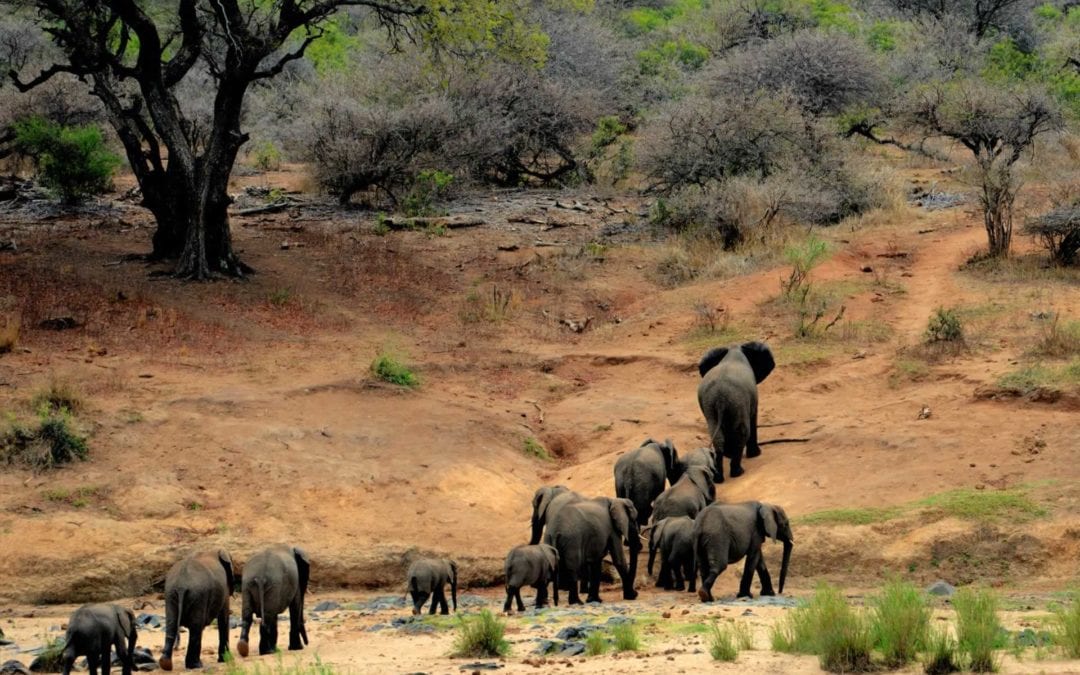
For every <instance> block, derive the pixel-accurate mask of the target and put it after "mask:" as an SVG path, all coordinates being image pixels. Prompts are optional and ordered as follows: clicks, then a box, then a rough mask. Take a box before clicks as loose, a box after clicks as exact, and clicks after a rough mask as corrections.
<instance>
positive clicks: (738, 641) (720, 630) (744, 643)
mask: <svg viewBox="0 0 1080 675" xmlns="http://www.w3.org/2000/svg"><path fill="white" fill-rule="evenodd" d="M753 648H754V636H753V635H751V633H750V628H749V626H747V625H746V624H745V623H740V622H732V623H725V624H724V625H723V626H721V625H720V624H718V623H714V624H712V626H711V628H710V631H709V654H711V655H712V657H713V660H714V661H734V660H735V659H736V658H738V656H739V651H740V650H747V649H753Z"/></svg>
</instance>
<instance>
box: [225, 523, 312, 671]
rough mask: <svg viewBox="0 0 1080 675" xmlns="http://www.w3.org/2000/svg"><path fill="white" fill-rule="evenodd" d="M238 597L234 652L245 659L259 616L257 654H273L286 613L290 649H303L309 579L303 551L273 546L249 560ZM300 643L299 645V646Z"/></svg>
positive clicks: (305, 632) (280, 545)
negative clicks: (240, 603) (280, 618)
mask: <svg viewBox="0 0 1080 675" xmlns="http://www.w3.org/2000/svg"><path fill="white" fill-rule="evenodd" d="M242 576H243V581H242V582H241V590H240V593H241V596H242V597H243V600H244V604H243V609H242V610H241V621H242V623H241V624H240V639H239V640H238V641H237V643H236V651H237V652H239V654H240V656H247V655H248V635H249V634H250V632H251V623H252V621H253V620H254V617H256V616H258V617H259V618H260V619H262V621H261V622H260V623H259V654H260V655H262V654H273V653H274V651H275V650H276V649H277V637H278V635H277V633H278V631H277V622H278V614H281V613H282V612H284V611H285V610H286V609H288V610H289V649H290V650H296V649H303V648H304V645H306V644H308V635H307V628H306V627H305V626H304V596H305V595H307V587H308V580H309V579H310V578H311V562H310V561H309V560H308V556H307V553H305V552H304V549H302V548H299V547H296V546H289V545H287V544H275V545H274V546H270V547H268V548H265V549H263V550H262V551H259V552H258V553H256V554H255V555H253V556H251V559H250V560H248V561H247V564H245V565H244V573H243V575H242ZM301 640H302V642H301Z"/></svg>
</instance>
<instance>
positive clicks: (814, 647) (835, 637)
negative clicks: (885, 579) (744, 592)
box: [771, 583, 873, 672]
mask: <svg viewBox="0 0 1080 675" xmlns="http://www.w3.org/2000/svg"><path fill="white" fill-rule="evenodd" d="M771 637H772V647H773V649H774V650H775V651H781V652H790V653H796V654H817V655H818V658H819V660H820V662H821V667H822V669H823V670H828V671H832V672H855V671H865V670H869V669H870V667H871V661H870V652H871V650H872V649H873V639H872V636H871V633H870V627H869V626H868V625H867V622H866V620H865V619H864V618H863V617H862V616H861V615H859V614H858V613H856V612H855V611H854V610H853V609H852V608H851V606H849V605H848V603H847V601H846V600H845V599H844V596H843V595H841V594H840V591H839V589H837V588H835V587H834V586H830V585H829V584H824V583H823V584H820V585H819V586H818V587H817V589H816V590H815V591H814V597H813V598H811V599H810V601H809V602H807V603H804V604H802V605H800V606H799V607H797V608H796V609H795V610H793V611H792V612H791V613H790V614H788V615H787V616H786V617H784V619H783V620H782V621H779V622H777V623H776V624H774V625H773V627H772V634H771Z"/></svg>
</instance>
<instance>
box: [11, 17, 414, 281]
mask: <svg viewBox="0 0 1080 675" xmlns="http://www.w3.org/2000/svg"><path fill="white" fill-rule="evenodd" d="M5 5H6V6H8V7H13V8H15V9H16V11H22V12H29V11H36V17H37V20H38V22H39V24H40V26H41V27H42V29H43V30H45V31H46V32H47V33H48V34H49V35H50V36H51V38H52V40H53V42H55V44H56V45H57V46H58V47H59V48H60V49H61V50H62V52H63V54H64V56H65V57H66V58H65V59H64V60H63V62H59V63H54V64H53V65H51V66H49V67H47V68H45V69H44V70H42V71H41V72H40V73H38V74H36V75H35V76H33V77H32V78H31V79H28V80H23V79H21V76H20V74H19V73H16V72H14V71H12V72H11V73H10V76H11V78H12V80H13V81H14V82H15V85H16V86H17V87H18V88H19V90H20V91H24V92H25V91H28V90H30V89H32V88H34V87H36V86H38V85H41V84H43V83H45V82H47V81H48V80H49V79H51V78H52V77H54V76H56V75H58V74H60V73H71V74H74V75H76V76H78V77H79V78H80V79H82V80H83V81H84V82H86V83H87V84H88V85H89V86H90V87H91V90H92V92H93V94H94V95H95V96H97V97H98V98H99V99H101V101H102V102H103V104H104V106H105V109H106V113H107V115H108V118H109V121H110V123H111V124H112V126H113V128H114V129H115V130H116V133H117V135H118V136H119V138H120V140H121V142H122V143H123V145H124V150H125V153H126V155H127V158H128V161H129V162H130V164H131V168H132V171H133V172H134V174H135V178H136V179H137V180H138V182H139V187H140V188H141V190H142V198H143V204H144V206H146V207H147V208H148V209H150V210H151V211H152V212H153V214H154V217H155V218H156V220H157V230H156V232H155V234H154V237H153V254H152V255H153V257H155V258H158V259H168V260H176V261H177V267H176V272H177V274H178V275H180V276H184V277H189V278H192V279H206V278H209V277H211V276H212V275H214V274H224V275H232V276H239V275H242V274H244V273H245V272H249V271H251V270H250V268H249V267H247V266H246V265H245V264H244V263H243V262H241V261H240V260H239V259H238V258H237V256H236V254H235V253H234V252H233V248H232V242H231V236H230V232H229V219H228V213H227V207H228V204H229V201H230V198H229V196H228V193H227V191H226V188H227V185H228V180H229V175H230V173H231V172H232V169H233V164H234V163H235V161H236V157H237V153H238V152H239V150H240V148H241V146H243V144H244V142H245V141H247V139H248V135H247V134H245V133H244V131H243V130H242V127H241V113H242V108H243V104H244V95H245V93H246V92H247V90H248V88H249V87H250V86H251V85H252V84H253V83H255V82H257V81H259V80H264V79H267V78H272V77H274V76H275V75H277V74H279V73H281V72H282V70H283V69H284V68H285V66H286V64H288V63H289V62H290V61H294V60H296V59H299V58H302V57H303V55H304V52H305V50H306V49H307V48H308V46H309V45H310V44H311V43H312V42H313V41H315V40H317V39H318V38H319V37H320V36H321V34H322V29H321V28H320V26H321V24H322V22H324V21H325V20H326V19H327V18H328V17H329V16H330V15H332V14H333V13H334V12H335V11H337V10H338V9H340V8H343V7H347V6H362V7H367V8H369V9H370V10H371V11H372V12H373V13H374V15H375V16H376V17H377V18H378V20H380V21H381V22H382V24H383V25H384V26H386V27H387V28H389V29H391V30H394V29H401V28H404V29H406V30H408V29H410V28H414V27H418V26H422V25H423V24H424V22H425V21H427V18H428V16H430V14H431V13H429V12H427V11H426V9H425V7H424V6H423V5H421V4H419V3H416V4H414V3H412V2H409V0H386V1H385V2H384V1H382V0H179V2H178V3H176V4H174V3H172V2H169V3H150V2H137V1H136V0H3V1H0V7H4V6H5ZM196 68H202V69H205V71H206V72H208V73H209V74H210V76H211V78H212V82H213V83H214V86H213V90H212V91H211V92H208V95H212V96H213V99H214V103H213V122H212V125H211V127H210V128H209V129H206V130H203V129H200V128H198V125H196V124H194V123H193V121H192V120H191V119H188V118H187V117H186V116H185V114H184V112H183V110H182V106H181V105H180V103H179V102H178V100H177V96H178V94H177V91H178V90H177V87H178V85H179V84H180V83H181V82H182V81H183V80H184V78H185V77H187V76H188V75H189V73H192V72H193V69H196Z"/></svg>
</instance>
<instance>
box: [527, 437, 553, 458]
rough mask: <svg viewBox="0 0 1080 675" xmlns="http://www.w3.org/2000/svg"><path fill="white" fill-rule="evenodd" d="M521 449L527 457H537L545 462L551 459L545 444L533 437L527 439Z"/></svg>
mask: <svg viewBox="0 0 1080 675" xmlns="http://www.w3.org/2000/svg"><path fill="white" fill-rule="evenodd" d="M521 449H522V451H523V452H524V453H525V454H526V455H528V456H530V457H535V458H537V459H542V460H544V461H547V460H550V459H551V454H550V453H549V452H548V451H547V448H545V447H544V444H543V443H541V442H540V441H538V440H536V439H535V438H533V437H532V436H526V437H525V440H524V441H523V442H522V446H521Z"/></svg>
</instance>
